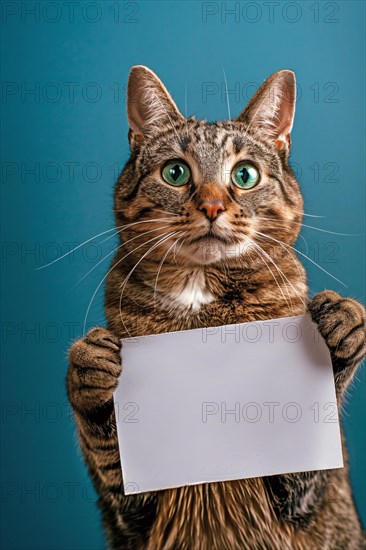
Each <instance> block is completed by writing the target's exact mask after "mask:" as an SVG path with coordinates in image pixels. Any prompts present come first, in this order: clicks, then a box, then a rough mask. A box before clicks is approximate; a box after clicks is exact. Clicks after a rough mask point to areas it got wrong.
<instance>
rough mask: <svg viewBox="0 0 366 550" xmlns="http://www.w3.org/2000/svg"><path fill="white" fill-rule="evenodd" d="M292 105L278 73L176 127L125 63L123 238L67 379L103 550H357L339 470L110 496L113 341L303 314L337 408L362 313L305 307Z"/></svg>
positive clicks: (319, 304) (164, 104) (155, 92)
mask: <svg viewBox="0 0 366 550" xmlns="http://www.w3.org/2000/svg"><path fill="white" fill-rule="evenodd" d="M294 106H295V79H294V75H293V73H292V72H290V71H280V72H279V73H276V74H275V75H273V76H272V77H271V78H270V79H268V80H267V82H266V83H265V84H264V85H263V86H262V87H261V88H260V90H259V91H258V92H257V94H256V95H255V96H254V98H253V99H252V100H251V102H250V103H249V104H248V106H247V108H246V109H245V110H244V111H243V113H242V114H241V115H240V116H239V117H238V118H237V119H235V120H234V121H226V122H217V123H208V122H205V121H198V120H195V119H194V118H189V119H185V118H184V117H183V116H182V115H181V114H180V113H179V111H178V109H177V107H176V106H175V104H174V103H173V101H172V99H171V98H170V96H169V94H168V93H167V91H166V89H165V88H164V86H163V84H162V83H161V82H160V81H159V79H158V78H157V77H156V76H155V75H154V74H153V73H152V72H151V71H150V70H149V69H147V68H144V67H135V68H133V69H132V72H131V76H130V80H129V89H128V116H129V122H130V128H131V130H130V136H129V137H130V144H131V158H130V160H129V162H128V163H127V165H126V166H125V168H124V170H123V172H122V174H121V176H120V178H119V181H118V182H117V185H116V190H115V218H116V224H117V227H118V228H119V229H121V233H120V234H121V235H122V236H121V242H120V247H119V248H118V249H117V251H116V256H115V259H114V262H113V265H112V268H111V270H110V272H109V274H108V277H107V287H106V298H105V309H106V315H107V320H108V330H106V329H99V328H97V329H94V330H92V331H90V332H89V334H88V335H87V337H86V338H84V339H81V340H79V341H78V342H76V343H75V344H74V345H73V346H72V348H71V351H70V368H69V371H68V378H67V386H68V395H69V399H70V401H71V403H72V406H73V408H74V413H75V419H76V424H77V428H78V434H79V439H80V444H81V447H82V450H83V453H84V456H85V460H86V463H87V465H88V468H89V471H90V473H91V475H92V477H93V480H94V483H95V486H96V488H97V491H98V492H99V495H100V506H101V510H102V513H103V520H104V525H105V529H106V533H107V537H108V541H109V545H110V547H111V548H114V549H123V548H126V549H136V550H137V549H148V550H160V549H164V550H173V549H174V550H185V549H186V550H229V549H230V550H236V549H253V550H255V549H274V550H275V549H276V550H277V549H278V550H284V549H289V550H290V549H291V550H297V549H299V550H300V549H301V550H310V549H314V550H328V549H349V550H352V549H361V548H364V538H363V533H362V529H361V526H360V522H359V519H358V517H357V513H356V510H355V507H354V503H353V499H352V494H351V490H350V485H349V481H348V472H347V467H345V468H342V469H339V470H329V471H321V472H304V473H300V474H288V475H282V476H272V477H269V478H257V479H246V480H239V481H232V482H225V483H211V484H204V485H198V486H193V487H183V488H178V489H171V490H166V491H160V492H158V493H147V494H136V495H130V496H126V497H125V496H124V494H123V485H122V475H121V467H120V459H119V449H118V442H117V435H116V425H115V415H114V409H113V401H112V395H113V391H114V390H115V388H116V386H117V383H118V377H119V374H120V371H121V365H120V338H122V337H126V336H128V335H130V336H134V335H146V334H153V333H162V332H167V331H173V330H184V329H190V328H195V327H207V326H218V325H223V324H231V323H237V322H244V321H256V320H261V319H271V318H278V317H285V316H290V315H299V314H303V313H305V311H306V309H308V310H309V312H310V314H311V316H312V318H313V320H314V321H315V322H316V323H317V324H318V327H319V330H320V332H321V334H322V335H323V337H324V338H325V340H326V342H327V344H328V346H329V349H330V352H331V356H332V359H333V367H334V375H335V382H336V389H337V394H338V398H339V405H340V402H341V399H342V396H343V394H344V392H345V390H346V388H347V386H348V385H349V383H350V381H351V379H352V377H353V375H354V373H355V371H356V368H357V367H358V365H359V364H360V361H361V360H362V358H363V356H364V354H365V330H364V327H365V312H364V309H363V307H362V306H361V305H360V304H358V303H357V302H355V301H354V300H351V299H347V298H341V297H340V296H339V295H338V294H336V293H335V292H333V291H324V292H321V293H320V294H318V295H317V296H315V298H313V299H312V300H311V301H308V300H307V286H306V275H305V271H304V269H303V267H302V265H301V263H300V262H299V260H298V258H297V256H296V255H295V253H294V252H293V250H292V249H291V248H290V246H291V245H293V243H294V242H295V241H296V239H297V236H298V233H299V230H300V227H301V221H302V212H303V201H302V197H301V194H300V191H299V187H298V184H297V182H296V180H295V177H294V174H293V173H292V171H291V169H290V167H289V164H288V156H289V148H290V131H291V127H292V120H293V115H294ZM171 159H182V160H184V161H185V162H186V163H187V164H188V165H189V166H190V169H191V172H192V177H191V180H190V182H188V184H187V185H185V186H183V187H174V186H171V185H169V184H167V183H166V182H164V180H163V179H162V176H161V169H162V167H163V165H164V164H165V163H166V162H167V161H169V160H171ZM242 160H246V161H250V162H252V163H253V164H254V165H255V166H256V167H257V168H258V169H259V171H260V173H261V180H260V183H259V184H258V185H257V186H256V187H254V188H253V189H250V190H246V191H245V190H242V189H238V188H236V187H235V186H234V185H232V184H231V181H230V172H231V170H232V168H233V167H234V166H235V165H236V164H237V162H239V161H242ZM212 201H216V202H218V203H220V204H221V205H222V208H223V210H224V211H223V212H221V214H220V215H219V216H218V217H217V218H216V220H215V221H213V222H210V221H209V220H208V219H207V216H205V213H204V210H202V205H205V204H207V203H210V202H212ZM135 222H143V223H135ZM131 224H134V225H131ZM122 227H123V229H122ZM258 231H259V233H258ZM173 232H174V233H173ZM175 232H177V233H175ZM204 235H206V237H205V238H204V239H201V240H195V239H197V237H200V236H202V237H203V236H204ZM158 236H160V237H164V236H165V237H166V240H165V241H160V239H159V238H158ZM245 236H246V237H248V238H249V239H251V241H245ZM253 241H254V243H256V245H253V244H252V242H253ZM248 242H249V243H250V244H249V245H248ZM174 243H176V244H174ZM154 245H155V246H154ZM257 245H260V247H261V249H259V248H258V246H257ZM120 451H121V453H123V449H121V450H120Z"/></svg>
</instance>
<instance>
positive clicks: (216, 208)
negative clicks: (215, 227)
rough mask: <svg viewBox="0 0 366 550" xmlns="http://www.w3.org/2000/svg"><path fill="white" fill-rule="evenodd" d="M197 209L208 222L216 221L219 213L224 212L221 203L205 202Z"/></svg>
mask: <svg viewBox="0 0 366 550" xmlns="http://www.w3.org/2000/svg"><path fill="white" fill-rule="evenodd" d="M198 208H199V210H201V212H203V213H204V215H205V216H206V218H207V219H209V220H210V222H213V221H214V220H216V218H217V216H218V215H219V214H220V212H224V211H225V206H224V203H223V202H222V201H205V202H203V203H202V204H201V205H200V206H199V207H198Z"/></svg>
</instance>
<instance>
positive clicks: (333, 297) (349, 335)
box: [308, 290, 366, 363]
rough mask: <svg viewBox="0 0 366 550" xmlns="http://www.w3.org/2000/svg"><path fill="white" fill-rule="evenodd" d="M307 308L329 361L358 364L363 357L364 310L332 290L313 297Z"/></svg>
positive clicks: (365, 335)
mask: <svg viewBox="0 0 366 550" xmlns="http://www.w3.org/2000/svg"><path fill="white" fill-rule="evenodd" d="M308 308H309V312H310V315H311V317H312V320H313V321H314V322H315V323H316V324H317V325H318V328H319V332H320V334H321V335H322V336H323V338H324V340H325V341H326V343H327V345H328V347H329V349H330V351H331V354H332V355H333V357H335V358H336V359H339V360H341V361H342V362H343V361H344V362H346V363H347V362H348V361H355V362H358V361H361V359H362V358H363V357H364V355H365V353H366V333H365V308H364V307H363V306H362V305H361V304H359V303H358V302H356V301H355V300H352V299H351V298H342V296H340V295H339V294H337V292H333V290H324V291H323V292H320V293H319V294H317V295H316V296H315V297H314V298H313V299H312V300H311V302H310V303H309V304H308Z"/></svg>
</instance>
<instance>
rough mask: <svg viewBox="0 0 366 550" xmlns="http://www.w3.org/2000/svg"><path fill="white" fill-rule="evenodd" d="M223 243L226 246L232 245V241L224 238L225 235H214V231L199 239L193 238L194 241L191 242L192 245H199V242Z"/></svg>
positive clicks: (200, 236)
mask: <svg viewBox="0 0 366 550" xmlns="http://www.w3.org/2000/svg"><path fill="white" fill-rule="evenodd" d="M217 241H219V242H222V243H224V244H231V242H232V241H231V240H229V239H228V238H227V237H224V236H223V235H219V234H217V233H213V232H212V231H208V232H207V233H204V234H203V235H199V236H198V237H193V239H190V240H189V243H190V244H193V243H198V242H217Z"/></svg>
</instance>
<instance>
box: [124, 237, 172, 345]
mask: <svg viewBox="0 0 366 550" xmlns="http://www.w3.org/2000/svg"><path fill="white" fill-rule="evenodd" d="M175 234H176V231H173V232H172V233H168V235H165V236H164V237H162V238H161V239H160V241H158V242H157V243H155V244H154V245H153V246H152V247H150V248H149V250H148V251H147V252H145V253H144V254H143V255H142V256H141V258H140V259H139V261H138V262H137V263H136V264H135V265H134V266H133V268H132V269H131V271H130V272H129V273H128V275H127V277H125V279H124V281H123V282H122V284H121V294H120V298H119V313H120V319H121V323H122V324H123V327H124V329H125V330H126V332H127V334H128V335H129V336H131V335H130V333H129V331H128V329H127V327H126V325H125V323H124V321H123V316H122V298H123V294H124V291H125V288H126V286H127V283H128V281H129V279H130V277H131V275H132V273H133V272H134V271H135V269H136V268H137V266H138V265H139V264H140V262H141V261H142V260H143V259H144V258H146V256H147V255H148V254H150V252H152V251H153V250H155V248H157V247H158V246H160V245H161V244H163V243H164V242H166V241H167V240H169V239H170V237H172V236H173V235H175ZM147 242H150V241H147Z"/></svg>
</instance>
